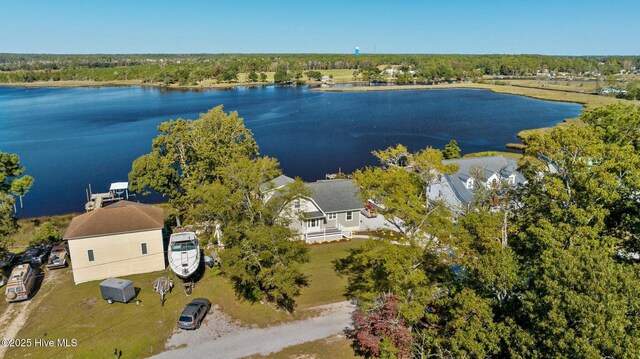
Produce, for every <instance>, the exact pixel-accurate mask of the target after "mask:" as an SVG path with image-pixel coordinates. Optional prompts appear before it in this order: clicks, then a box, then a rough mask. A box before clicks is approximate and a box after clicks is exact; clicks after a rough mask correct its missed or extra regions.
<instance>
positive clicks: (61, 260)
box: [46, 243, 69, 270]
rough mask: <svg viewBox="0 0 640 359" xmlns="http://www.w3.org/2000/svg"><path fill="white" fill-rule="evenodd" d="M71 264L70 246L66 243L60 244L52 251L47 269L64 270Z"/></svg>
mask: <svg viewBox="0 0 640 359" xmlns="http://www.w3.org/2000/svg"><path fill="white" fill-rule="evenodd" d="M68 262H69V245H68V244H66V243H61V244H58V245H57V246H55V247H53V248H52V249H51V254H50V255H49V259H48V260H47V264H46V267H47V269H49V270H51V269H59V268H64V267H66V266H67V265H68Z"/></svg>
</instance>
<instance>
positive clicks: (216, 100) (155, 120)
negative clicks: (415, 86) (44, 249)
mask: <svg viewBox="0 0 640 359" xmlns="http://www.w3.org/2000/svg"><path fill="white" fill-rule="evenodd" d="M220 104H224V106H225V109H226V110H227V111H230V110H236V111H238V112H239V114H240V116H242V117H244V119H245V122H246V125H247V126H248V127H249V128H251V129H252V130H253V132H254V134H255V136H256V140H257V141H258V145H259V146H260V152H261V154H264V155H269V156H273V157H276V158H278V159H279V160H280V163H281V165H282V168H283V169H284V171H285V173H286V174H288V175H290V176H300V177H302V178H303V179H305V180H310V181H311V180H316V179H320V178H324V175H325V173H331V172H336V171H337V170H338V168H340V169H341V170H342V171H343V172H351V171H353V170H355V169H357V168H360V167H362V166H365V165H372V164H374V158H373V156H372V155H371V151H372V150H375V149H380V148H385V147H387V146H392V145H395V144H398V143H403V144H405V145H407V146H408V147H409V148H410V149H412V150H417V149H420V148H424V147H426V146H434V147H439V148H442V147H443V146H444V145H445V144H446V143H447V142H448V141H449V140H450V139H456V140H457V141H458V144H459V145H460V147H461V148H462V150H463V152H475V151H484V150H504V148H505V147H504V145H505V144H506V143H508V142H515V141H517V139H516V136H515V135H516V133H518V132H519V131H520V130H522V129H526V128H536V127H543V126H550V125H553V124H556V123H558V122H560V121H562V120H563V119H564V118H569V117H575V116H577V115H578V114H579V113H580V111H581V109H582V107H581V106H580V105H577V104H569V103H559V102H550V101H541V100H534V99H530V98H526V97H519V96H512V95H504V94H496V93H493V92H490V91H484V90H468V89H465V90H462V89H460V90H454V89H452V90H428V91H424V90H422V91H376V92H341V93H334V92H331V93H329V92H327V93H323V92H310V91H308V89H307V88H306V87H287V86H285V87H274V86H264V87H262V86H261V87H241V88H234V89H227V90H208V91H192V90H188V91H170V90H163V89H157V88H148V87H103V88H37V89H33V88H30V89H25V88H6V87H5V88H2V87H0V151H4V152H12V153H18V154H19V155H20V157H21V159H22V163H23V164H24V165H26V167H27V171H28V173H29V174H31V175H33V176H34V177H35V179H36V183H35V185H34V186H33V188H32V190H31V192H30V193H29V194H28V195H27V196H26V197H25V206H26V207H25V209H26V213H27V214H28V215H31V216H34V215H43V214H56V213H66V212H70V211H81V210H82V209H83V206H84V202H85V192H84V191H85V188H87V186H88V185H89V184H92V187H93V189H94V191H103V190H106V189H107V188H108V185H109V183H110V182H116V181H125V180H126V179H127V174H128V172H129V170H130V168H131V162H132V161H133V160H134V159H135V158H137V157H138V156H140V155H141V154H144V153H147V152H148V151H149V150H150V146H151V140H152V139H153V138H154V137H155V136H156V135H157V130H156V127H157V125H158V124H159V123H160V122H162V121H166V120H169V119H176V118H178V117H182V118H197V117H198V115H199V114H200V113H202V112H205V111H207V110H208V109H210V108H212V107H214V106H217V105H220Z"/></svg>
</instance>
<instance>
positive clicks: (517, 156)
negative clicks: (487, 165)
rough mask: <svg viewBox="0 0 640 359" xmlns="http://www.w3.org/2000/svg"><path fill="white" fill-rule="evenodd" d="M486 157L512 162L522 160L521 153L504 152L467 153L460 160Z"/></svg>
mask: <svg viewBox="0 0 640 359" xmlns="http://www.w3.org/2000/svg"><path fill="white" fill-rule="evenodd" d="M488 156H505V157H509V158H513V159H514V160H519V159H521V158H522V154H521V153H515V152H506V151H484V152H474V153H467V154H466V155H464V156H462V158H472V157H488Z"/></svg>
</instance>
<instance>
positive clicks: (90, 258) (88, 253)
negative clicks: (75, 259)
mask: <svg viewBox="0 0 640 359" xmlns="http://www.w3.org/2000/svg"><path fill="white" fill-rule="evenodd" d="M87 255H88V256H89V262H93V261H94V259H95V258H93V249H89V250H88V251H87Z"/></svg>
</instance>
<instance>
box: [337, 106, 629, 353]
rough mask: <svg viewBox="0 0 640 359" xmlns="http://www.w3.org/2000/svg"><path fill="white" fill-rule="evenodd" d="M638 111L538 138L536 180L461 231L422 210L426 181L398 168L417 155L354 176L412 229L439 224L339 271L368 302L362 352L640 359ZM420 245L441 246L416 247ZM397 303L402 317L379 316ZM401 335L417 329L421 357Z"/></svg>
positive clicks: (531, 161) (361, 315) (394, 156)
mask: <svg viewBox="0 0 640 359" xmlns="http://www.w3.org/2000/svg"><path fill="white" fill-rule="evenodd" d="M637 114H638V109H637V108H636V107H634V106H626V105H618V104H616V105H611V106H607V107H604V108H600V109H598V110H596V111H594V112H585V113H583V114H582V116H581V119H582V121H583V122H584V123H585V124H581V125H564V126H558V127H555V128H553V129H552V130H551V131H549V132H546V133H543V134H538V135H535V136H532V137H530V138H528V139H527V149H526V150H525V157H524V159H523V160H522V161H521V163H520V166H521V170H522V172H523V174H524V175H525V177H526V179H527V184H526V185H521V186H518V187H515V188H512V189H510V190H509V191H508V193H507V194H506V195H505V196H503V198H504V200H503V201H502V202H501V203H499V204H497V205H494V206H482V205H476V206H475V207H473V208H472V210H470V211H469V212H468V213H467V214H466V215H465V216H462V217H460V218H458V220H457V222H456V225H453V224H452V223H451V218H452V216H451V215H450V214H447V209H446V208H444V206H442V205H439V207H438V208H439V211H438V212H430V211H429V208H433V207H434V206H437V204H433V203H427V204H425V203H424V201H421V204H420V205H416V204H415V203H416V202H417V201H418V200H419V198H420V197H419V193H420V192H421V190H422V188H421V186H423V185H424V183H426V182H424V181H421V180H420V179H419V178H418V176H414V172H412V171H407V170H406V169H403V170H402V171H398V172H397V173H396V171H395V170H394V168H397V166H394V163H397V162H398V159H401V158H403V156H405V154H404V153H406V151H405V148H404V147H401V146H397V147H395V148H391V149H387V150H385V151H381V152H379V155H380V156H379V157H381V159H383V160H384V161H385V162H386V163H387V167H386V169H385V170H383V169H367V170H365V171H360V172H359V173H358V174H357V175H356V176H355V177H354V178H355V181H356V183H357V184H358V185H359V186H361V188H362V189H363V193H365V195H366V196H373V197H372V198H375V199H376V200H377V201H379V203H381V204H382V205H383V209H382V211H383V212H384V213H385V215H390V216H391V218H394V217H397V219H398V220H399V221H398V223H399V224H400V226H399V227H400V228H409V227H411V226H412V225H413V224H414V223H432V225H430V226H425V225H422V226H421V229H422V231H423V232H422V233H423V234H422V233H421V232H419V231H414V232H413V233H412V232H409V231H404V232H403V235H404V241H403V240H395V241H390V240H389V239H385V238H379V239H377V240H371V241H369V242H368V243H367V244H365V245H364V246H362V247H360V248H357V249H353V250H352V251H351V253H350V255H349V256H348V257H346V258H344V259H342V260H339V261H338V262H336V270H338V271H339V273H341V274H342V275H344V276H346V277H347V280H348V287H347V293H348V294H349V296H351V297H353V298H355V299H358V303H359V305H358V309H357V311H356V314H354V323H356V324H357V325H356V326H355V330H356V331H357V333H355V334H353V335H352V336H351V337H352V338H353V339H354V348H355V349H356V350H357V351H358V352H359V353H363V354H364V355H367V356H385V355H387V354H388V353H394V354H393V355H396V356H397V357H409V356H416V357H427V356H436V357H447V358H459V357H493V356H499V357H636V356H638V355H640V345H638V344H639V343H640V320H639V319H640V318H639V315H640V311H639V309H640V295H639V293H640V281H639V280H638V279H639V277H640V260H639V259H638V253H640V248H639V247H638V235H639V234H640V232H639V227H638V220H637V218H638V213H640V208H639V206H640V202H639V201H638V200H637V194H638V193H640V187H639V186H640V152H639V151H638V148H637V147H636V145H637V141H638V133H637V127H638V123H640V122H638V118H637V116H638V115H637ZM409 162H410V161H409ZM431 163H433V162H431ZM432 168H436V166H434V167H432ZM366 174H369V175H370V176H367V175H366ZM369 177H378V179H377V180H374V179H371V178H369ZM372 181H377V182H375V183H376V184H379V185H377V186H372V185H371V183H372ZM372 189H373V190H372ZM400 193H405V194H404V199H405V201H401V200H400V198H401V195H400ZM436 213H438V214H437V215H435V214H436ZM408 214H411V215H408ZM447 221H448V222H449V223H448V224H447V223H446V222H447ZM420 236H422V237H425V238H427V239H429V240H426V241H425V240H422V241H419V240H413V239H412V238H419V237H420ZM389 296H393V298H394V300H396V301H397V320H396V321H388V320H386V319H381V318H380V315H379V314H376V313H379V309H376V308H380V303H382V302H384V300H385V298H388V297H389ZM371 318H372V319H371ZM367 320H369V322H368V323H367V322H366V321H367ZM373 320H375V321H376V323H378V324H377V325H378V326H383V327H384V328H379V327H376V328H377V329H376V332H375V333H373V334H376V333H378V334H377V336H375V335H374V339H375V343H376V345H377V346H372V344H371V340H373V339H372V332H371V329H370V328H372V327H371V326H372V325H374V323H373V322H372V321H373ZM363 321H364V323H363ZM398 326H402V327H404V328H405V329H406V330H408V331H409V332H410V333H411V345H410V347H411V354H407V353H405V352H403V351H402V350H404V349H405V348H406V347H407V345H406V343H404V342H399V341H398V340H397V339H394V338H397V337H398V334H397V333H402V332H403V331H402V330H399V329H398ZM380 333H382V334H380ZM384 333H394V334H386V335H383V334H384ZM383 344H384V345H383ZM385 346H386V347H388V346H391V349H389V348H387V349H386V351H384V353H382V354H380V353H381V352H380V348H384V347H385ZM367 348H368V349H367ZM372 348H373V349H375V350H378V352H373V351H372V350H373V349H372ZM366 350H369V351H366ZM385 353H386V354H385Z"/></svg>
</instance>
